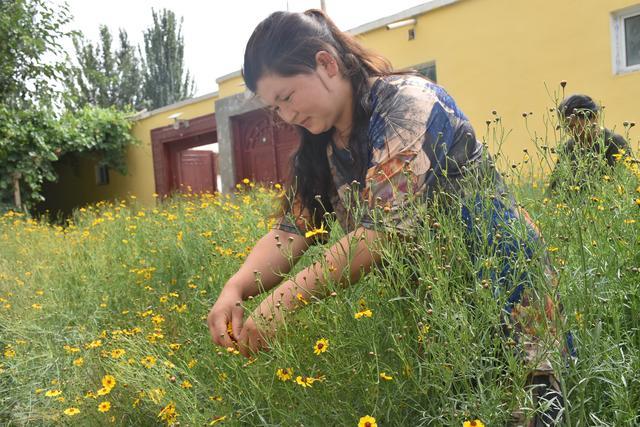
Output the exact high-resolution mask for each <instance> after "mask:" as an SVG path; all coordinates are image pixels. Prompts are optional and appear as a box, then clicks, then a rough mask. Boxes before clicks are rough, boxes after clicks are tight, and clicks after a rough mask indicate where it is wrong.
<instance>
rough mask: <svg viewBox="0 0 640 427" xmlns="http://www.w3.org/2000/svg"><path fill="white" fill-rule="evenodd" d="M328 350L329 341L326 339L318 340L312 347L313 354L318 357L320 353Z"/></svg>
mask: <svg viewBox="0 0 640 427" xmlns="http://www.w3.org/2000/svg"><path fill="white" fill-rule="evenodd" d="M328 349H329V340H328V339H326V338H320V339H319V340H318V341H316V344H315V345H314V346H313V352H314V353H315V354H317V355H318V356H319V355H320V354H321V353H324V352H325V351H327V350H328Z"/></svg>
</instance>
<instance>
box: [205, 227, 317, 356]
mask: <svg viewBox="0 0 640 427" xmlns="http://www.w3.org/2000/svg"><path fill="white" fill-rule="evenodd" d="M310 242H311V239H307V238H305V237H304V236H300V235H298V234H294V233H288V232H285V231H280V230H271V231H269V232H268V233H267V234H265V235H264V236H263V237H262V238H260V240H258V242H257V243H256V244H255V246H254V247H253V249H252V250H251V253H249V256H247V259H246V260H245V261H244V263H243V264H242V266H241V267H240V269H239V270H238V272H237V273H236V274H234V275H233V276H232V277H231V278H230V279H229V280H228V281H227V283H226V284H225V286H224V288H223V289H222V291H221V292H220V295H219V296H218V299H217V300H216V303H215V304H214V305H213V307H212V308H211V311H210V312H209V316H208V318H207V323H208V325H209V331H210V332H211V337H212V339H213V341H214V342H215V343H216V344H218V345H221V346H224V347H230V346H232V345H233V341H232V338H231V336H230V335H229V333H228V331H227V324H229V323H231V325H232V331H233V335H234V336H236V337H237V336H239V335H240V331H241V329H242V322H243V314H244V310H243V309H242V306H241V303H242V301H244V300H245V299H247V298H249V297H250V296H255V295H258V294H259V293H260V292H263V291H267V290H269V289H271V288H272V287H273V286H275V285H276V284H278V283H280V281H281V280H282V276H283V275H284V274H287V273H288V272H289V271H291V269H292V268H293V266H294V265H295V263H296V262H297V261H298V259H299V258H300V257H301V256H302V255H303V254H304V252H305V251H306V250H307V249H308V248H309V244H310Z"/></svg>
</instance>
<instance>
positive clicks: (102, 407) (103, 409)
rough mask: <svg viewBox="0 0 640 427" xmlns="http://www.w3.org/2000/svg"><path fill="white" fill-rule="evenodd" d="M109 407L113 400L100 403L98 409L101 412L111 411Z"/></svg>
mask: <svg viewBox="0 0 640 427" xmlns="http://www.w3.org/2000/svg"><path fill="white" fill-rule="evenodd" d="M109 409H111V402H107V401H104V402H100V404H99V405H98V411H100V412H103V413H104V412H109Z"/></svg>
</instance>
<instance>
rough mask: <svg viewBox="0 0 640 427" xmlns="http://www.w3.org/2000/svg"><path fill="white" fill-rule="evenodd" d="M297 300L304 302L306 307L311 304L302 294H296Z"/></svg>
mask: <svg viewBox="0 0 640 427" xmlns="http://www.w3.org/2000/svg"><path fill="white" fill-rule="evenodd" d="M296 298H297V299H298V301H300V302H302V303H303V304H304V305H307V304H309V303H308V302H307V300H306V299H304V297H303V296H302V294H301V293H300V292H298V293H297V294H296Z"/></svg>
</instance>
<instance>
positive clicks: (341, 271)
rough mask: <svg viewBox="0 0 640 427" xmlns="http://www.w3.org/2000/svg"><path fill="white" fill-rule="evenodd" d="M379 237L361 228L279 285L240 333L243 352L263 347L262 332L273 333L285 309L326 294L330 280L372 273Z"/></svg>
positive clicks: (348, 279)
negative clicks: (320, 259) (376, 242)
mask: <svg viewBox="0 0 640 427" xmlns="http://www.w3.org/2000/svg"><path fill="white" fill-rule="evenodd" d="M378 238H379V233H378V232H376V231H373V230H369V229H366V228H363V227H360V228H358V229H357V230H355V231H354V232H351V233H349V234H347V235H346V236H344V237H343V238H341V239H340V240H339V241H338V242H337V243H336V244H334V245H333V246H331V247H330V248H329V249H328V250H327V251H326V252H325V253H324V260H323V261H324V262H315V263H313V264H312V265H311V266H309V267H307V268H305V269H304V270H302V271H301V272H300V273H298V274H297V275H296V276H295V277H294V278H293V279H291V280H287V281H286V282H284V283H282V284H281V285H280V286H278V287H277V288H276V289H275V290H274V291H273V292H271V294H270V295H268V296H267V297H266V298H265V299H264V301H262V303H261V304H260V305H259V306H258V307H257V308H256V310H255V311H254V313H253V316H252V318H251V319H247V321H246V322H245V324H244V327H243V329H242V332H241V333H240V335H239V336H238V343H239V347H240V351H241V352H242V354H244V355H245V356H248V355H249V354H250V353H253V352H255V351H257V350H259V349H260V348H263V347H264V346H265V343H264V342H263V340H262V336H261V335H271V334H272V333H273V331H274V329H275V328H276V327H277V325H278V324H279V323H281V322H282V318H283V315H284V313H285V312H290V311H294V310H296V309H297V308H299V307H301V306H304V305H305V304H306V302H307V301H309V300H310V299H311V298H323V297H325V296H326V295H327V283H328V282H337V283H339V284H342V285H344V286H348V285H350V284H351V283H355V282H357V281H358V280H359V279H360V278H361V277H362V276H364V275H365V274H366V273H368V272H369V271H370V270H371V268H372V267H373V266H374V265H375V264H377V263H378V262H379V261H380V255H379V253H378V252H377V251H374V250H372V249H373V245H374V244H375V241H376V239H378ZM325 267H326V268H325ZM256 321H257V323H258V324H256Z"/></svg>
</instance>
